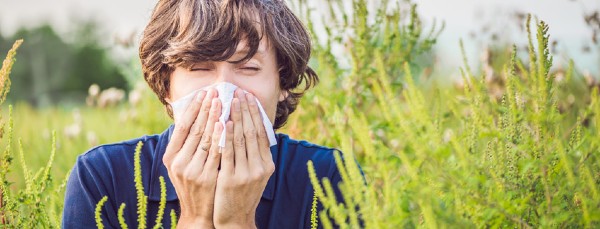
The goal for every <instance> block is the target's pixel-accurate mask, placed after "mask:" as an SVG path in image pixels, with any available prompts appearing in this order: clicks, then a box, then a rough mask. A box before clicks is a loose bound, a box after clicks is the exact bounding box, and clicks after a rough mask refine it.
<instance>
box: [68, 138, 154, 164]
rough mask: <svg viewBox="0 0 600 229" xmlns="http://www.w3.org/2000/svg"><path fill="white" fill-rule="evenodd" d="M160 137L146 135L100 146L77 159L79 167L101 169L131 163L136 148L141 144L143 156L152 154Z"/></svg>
mask: <svg viewBox="0 0 600 229" xmlns="http://www.w3.org/2000/svg"><path fill="white" fill-rule="evenodd" d="M158 139H159V135H144V136H142V137H138V138H132V139H129V140H125V141H120V142H115V143H108V144H102V145H98V146H96V147H93V148H91V149H89V150H88V151H86V152H84V153H83V154H81V155H79V156H78V157H77V162H76V164H77V165H80V166H86V167H90V166H92V167H99V166H103V165H108V164H115V163H116V164H122V163H127V162H130V161H131V160H130V158H133V155H134V154H135V150H136V146H137V145H138V144H139V143H140V142H141V143H142V148H141V152H142V154H143V155H144V154H151V153H152V151H153V150H152V149H154V146H155V145H156V143H157V142H158Z"/></svg>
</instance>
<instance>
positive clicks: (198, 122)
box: [180, 91, 215, 160]
mask: <svg viewBox="0 0 600 229" xmlns="http://www.w3.org/2000/svg"><path fill="white" fill-rule="evenodd" d="M201 93H204V94H205V96H204V99H202V100H200V98H198V100H196V102H198V103H201V107H200V111H199V112H198V115H197V116H196V119H195V120H194V124H193V125H192V128H191V129H190V132H189V134H188V136H187V139H186V140H185V143H184V144H183V147H181V150H180V152H182V153H183V154H186V155H185V156H187V158H186V160H190V159H191V157H192V155H193V153H195V152H197V150H196V149H197V148H198V143H199V142H200V139H201V138H202V135H204V129H205V128H206V120H207V119H208V115H209V111H210V108H211V107H212V102H211V101H212V99H213V98H214V96H215V92H214V91H208V92H206V91H201ZM207 150H208V149H206V151H207ZM188 154H189V155H188Z"/></svg>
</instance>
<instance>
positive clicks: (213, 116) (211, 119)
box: [198, 98, 221, 150]
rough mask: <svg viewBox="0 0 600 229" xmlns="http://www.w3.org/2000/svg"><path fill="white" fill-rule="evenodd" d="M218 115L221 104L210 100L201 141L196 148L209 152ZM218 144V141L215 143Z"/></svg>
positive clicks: (216, 100) (215, 100)
mask: <svg viewBox="0 0 600 229" xmlns="http://www.w3.org/2000/svg"><path fill="white" fill-rule="evenodd" d="M219 115H221V102H220V101H219V99H217V98H213V99H212V105H211V108H210V112H209V115H208V120H207V121H206V127H205V129H204V133H203V134H202V140H200V144H198V148H201V149H203V150H209V149H210V147H211V142H212V139H211V138H212V133H213V131H214V127H215V122H217V121H219ZM217 144H218V141H217Z"/></svg>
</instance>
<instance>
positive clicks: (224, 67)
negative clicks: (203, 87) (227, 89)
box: [215, 62, 235, 84]
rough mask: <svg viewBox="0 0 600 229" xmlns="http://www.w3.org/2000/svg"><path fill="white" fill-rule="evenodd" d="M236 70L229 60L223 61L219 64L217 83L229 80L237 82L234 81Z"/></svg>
mask: <svg viewBox="0 0 600 229" xmlns="http://www.w3.org/2000/svg"><path fill="white" fill-rule="evenodd" d="M234 75H235V71H234V68H233V66H231V64H229V63H227V62H221V63H219V65H218V66H217V77H216V79H215V83H221V82H227V83H232V84H235V82H234V79H235V78H234Z"/></svg>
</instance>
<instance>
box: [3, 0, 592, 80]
mask: <svg viewBox="0 0 600 229" xmlns="http://www.w3.org/2000/svg"><path fill="white" fill-rule="evenodd" d="M309 1H310V0H309ZM414 2H416V3H417V4H418V11H419V13H420V15H421V17H422V19H423V20H424V26H425V28H429V27H428V26H431V24H432V22H433V20H436V21H438V22H441V21H444V22H445V29H444V31H443V32H442V33H441V36H440V37H439V39H438V44H437V46H436V49H437V50H436V51H438V53H439V54H440V56H439V58H438V60H437V61H438V62H439V64H440V65H441V66H442V67H443V69H448V68H449V69H457V68H458V67H459V66H460V65H461V59H462V57H461V56H460V50H459V46H458V41H459V39H461V38H462V39H463V40H464V41H465V44H466V49H467V57H468V58H469V60H470V61H471V62H472V63H473V64H475V63H478V62H477V61H478V59H479V56H480V54H481V51H480V50H481V48H482V47H484V46H485V43H484V42H482V40H484V39H480V38H473V37H471V36H470V34H471V33H473V32H478V31H481V29H482V28H484V27H489V28H491V29H490V31H489V32H488V33H489V34H492V33H497V34H498V35H499V36H500V37H503V38H508V40H509V41H510V42H517V45H524V44H526V35H525V34H524V33H522V32H520V30H519V28H518V26H517V25H518V23H517V21H516V20H514V18H513V17H512V15H514V13H515V12H523V13H532V14H533V15H535V16H537V17H538V18H539V19H541V20H544V21H546V22H548V24H549V25H550V34H551V40H557V41H558V43H557V44H558V47H557V49H558V50H559V53H558V54H557V55H558V56H559V58H556V57H555V58H556V59H557V60H556V61H555V65H562V64H564V63H565V61H566V60H561V58H560V57H561V56H569V57H573V58H574V59H575V61H576V63H577V65H579V66H578V67H579V68H580V69H581V70H582V71H590V72H592V73H598V72H600V53H598V52H595V53H592V54H585V53H583V52H582V51H581V50H582V47H583V46H584V45H586V44H587V43H589V41H590V37H591V33H592V30H591V29H590V28H589V27H587V26H586V25H585V22H584V19H583V15H584V14H589V13H590V12H593V11H596V10H600V0H420V1H414ZM155 3H156V1H149V0H126V1H121V0H104V1H83V0H52V1H43V0H0V6H2V7H1V8H0V33H2V34H3V35H5V36H6V35H7V34H12V33H14V31H15V30H16V29H18V28H19V27H22V26H26V27H33V26H36V25H39V24H41V23H43V22H49V23H50V24H51V25H54V26H55V28H56V29H57V30H58V31H59V32H60V33H66V32H68V31H69V28H71V26H72V25H73V22H74V21H76V20H80V19H81V18H89V17H91V18H96V19H98V20H100V21H101V22H102V24H103V26H104V27H105V30H106V31H105V32H106V34H109V35H110V36H112V37H113V39H114V37H121V38H125V37H128V36H131V35H132V34H133V35H135V36H136V37H139V34H140V32H141V30H142V28H143V27H144V26H145V24H146V23H147V21H148V18H149V17H150V13H151V11H152V8H153V7H154V4H155ZM599 46H600V45H596V47H599ZM592 47H593V46H592ZM598 49H599V48H596V50H598ZM564 59H566V58H564Z"/></svg>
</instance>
